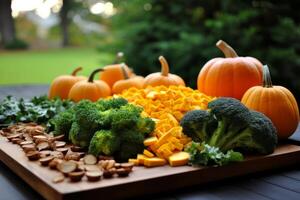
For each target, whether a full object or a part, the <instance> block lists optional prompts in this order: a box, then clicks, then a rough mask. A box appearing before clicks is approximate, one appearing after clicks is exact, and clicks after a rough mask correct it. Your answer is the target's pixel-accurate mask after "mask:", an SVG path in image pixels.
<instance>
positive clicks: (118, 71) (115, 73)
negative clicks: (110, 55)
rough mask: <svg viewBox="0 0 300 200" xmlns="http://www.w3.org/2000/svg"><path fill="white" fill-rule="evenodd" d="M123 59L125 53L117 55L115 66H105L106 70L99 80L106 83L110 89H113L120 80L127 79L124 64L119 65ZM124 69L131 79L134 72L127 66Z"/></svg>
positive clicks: (101, 73)
mask: <svg viewBox="0 0 300 200" xmlns="http://www.w3.org/2000/svg"><path fill="white" fill-rule="evenodd" d="M121 57H123V53H120V52H119V53H118V54H117V57H116V60H115V64H113V65H107V66H105V67H104V68H103V69H104V70H103V71H102V72H100V75H99V79H100V80H102V81H105V82H106V83H107V84H108V85H109V87H110V88H112V87H113V85H114V84H115V82H117V81H118V80H123V79H125V77H124V75H123V72H122V68H121V66H122V64H124V63H118V62H119V61H120V59H121ZM124 68H125V70H126V72H127V74H128V76H129V77H131V75H132V74H133V72H132V70H131V69H130V68H129V67H128V66H127V65H125V67H124Z"/></svg>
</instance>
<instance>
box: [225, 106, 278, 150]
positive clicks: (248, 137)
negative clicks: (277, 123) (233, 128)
mask: <svg viewBox="0 0 300 200" xmlns="http://www.w3.org/2000/svg"><path fill="white" fill-rule="evenodd" d="M250 113H251V115H252V116H251V117H249V118H248V120H249V123H248V127H247V128H246V129H244V130H242V131H241V132H239V133H238V134H236V136H235V137H234V138H232V140H230V141H228V142H227V143H225V144H223V146H222V149H223V150H229V149H233V148H238V149H241V150H244V151H247V152H260V153H262V154H270V153H272V152H273V151H274V149H275V147H276V145H277V134H276V128H275V127H274V125H273V123H272V121H271V120H270V119H269V118H267V117H266V116H265V115H264V114H262V113H259V112H256V111H250Z"/></svg>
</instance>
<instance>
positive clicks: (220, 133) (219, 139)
mask: <svg viewBox="0 0 300 200" xmlns="http://www.w3.org/2000/svg"><path fill="white" fill-rule="evenodd" d="M180 124H181V126H182V127H183V132H184V133H185V134H186V135H188V136H189V137H191V138H192V140H193V141H195V142H205V143H206V144H207V145H209V146H212V147H218V148H219V150H220V151H222V152H226V151H230V150H232V149H235V150H239V151H241V152H247V153H248V152H251V153H252V152H254V153H260V154H270V153H272V152H273V151H274V149H275V147H276V145H277V133H276V128H275V127H274V125H273V124H272V122H271V120H270V119H269V118H267V117H266V116H265V115H264V114H262V113H259V112H256V111H252V110H249V109H248V108H247V107H245V106H244V105H243V104H242V103H241V102H240V101H238V100H236V99H234V98H218V99H216V100H214V101H211V102H210V103H208V110H193V111H190V112H188V113H187V114H186V115H185V116H184V117H183V118H182V120H181V122H180ZM192 162H193V161H192ZM194 163H197V162H194Z"/></svg>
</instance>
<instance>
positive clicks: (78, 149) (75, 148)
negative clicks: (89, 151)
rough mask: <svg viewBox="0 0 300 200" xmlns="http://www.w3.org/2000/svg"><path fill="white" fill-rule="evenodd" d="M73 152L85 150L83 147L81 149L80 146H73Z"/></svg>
mask: <svg viewBox="0 0 300 200" xmlns="http://www.w3.org/2000/svg"><path fill="white" fill-rule="evenodd" d="M71 150H72V151H73V152H79V151H82V150H83V149H82V148H81V147H79V146H75V145H73V146H71Z"/></svg>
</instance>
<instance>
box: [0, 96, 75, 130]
mask: <svg viewBox="0 0 300 200" xmlns="http://www.w3.org/2000/svg"><path fill="white" fill-rule="evenodd" d="M72 106H73V102H71V101H68V100H61V99H53V100H50V99H48V97H47V96H39V97H33V98H32V99H30V100H24V99H22V98H21V99H19V100H17V99H16V98H14V97H11V96H7V97H6V98H5V99H3V100H2V101H1V102H0V124H1V125H2V126H7V125H10V124H14V123H17V122H36V123H39V124H45V125H48V126H50V127H52V125H53V124H52V123H50V122H49V121H50V119H52V118H53V117H54V116H56V114H58V113H60V112H63V111H65V110H66V109H68V108H70V107H72Z"/></svg>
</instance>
